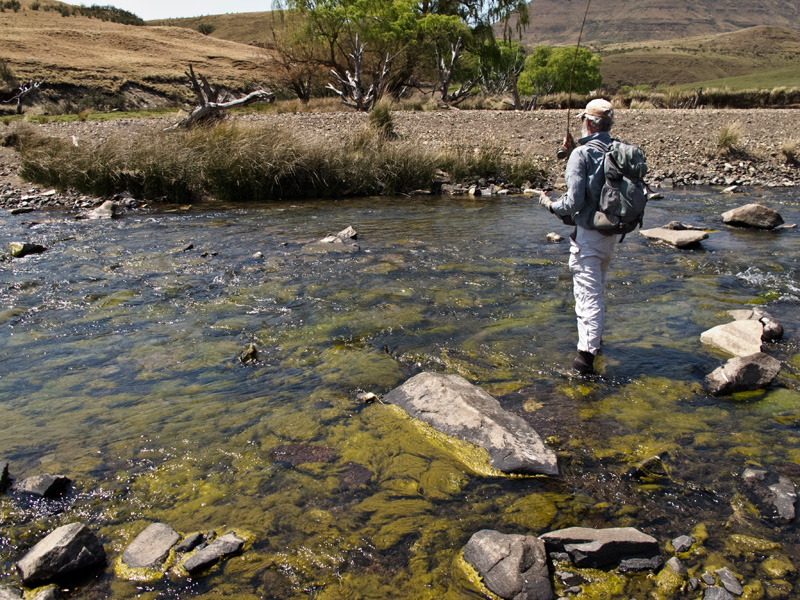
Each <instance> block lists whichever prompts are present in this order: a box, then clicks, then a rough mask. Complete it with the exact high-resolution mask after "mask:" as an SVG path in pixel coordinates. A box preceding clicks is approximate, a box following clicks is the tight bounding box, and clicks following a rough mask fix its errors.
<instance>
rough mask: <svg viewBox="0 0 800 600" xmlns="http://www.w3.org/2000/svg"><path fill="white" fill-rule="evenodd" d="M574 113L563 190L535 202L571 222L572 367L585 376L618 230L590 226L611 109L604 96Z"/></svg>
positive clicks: (599, 331)
mask: <svg viewBox="0 0 800 600" xmlns="http://www.w3.org/2000/svg"><path fill="white" fill-rule="evenodd" d="M578 116H579V117H580V119H581V136H582V137H581V139H579V140H578V144H577V147H576V145H575V142H574V141H573V139H572V136H571V135H569V134H567V137H566V139H565V140H564V145H563V147H564V150H566V151H567V152H568V153H569V159H568V160H567V170H566V173H565V175H564V178H565V179H566V182H567V193H566V194H564V195H563V196H561V197H560V198H559V199H558V200H555V201H551V200H550V199H549V198H548V197H547V194H545V193H544V192H540V195H539V204H541V205H542V206H544V207H545V208H547V209H548V210H549V211H550V212H551V213H554V214H556V215H558V216H559V217H561V218H562V220H564V218H565V217H566V218H570V217H571V219H572V222H574V224H575V226H576V227H575V231H574V232H573V233H572V235H570V249H569V252H570V255H569V270H570V271H571V272H572V285H573V290H574V294H575V314H576V316H577V317H578V356H576V357H575V360H574V361H573V363H572V367H573V369H574V370H575V371H577V372H578V373H579V374H581V375H590V374H592V373H594V357H595V355H596V354H597V353H598V352H599V351H600V344H601V341H602V336H603V320H604V316H605V305H604V296H605V287H606V272H607V271H608V265H609V264H610V263H611V255H612V254H613V252H614V247H615V246H616V244H617V242H618V241H619V239H620V236H619V235H606V234H603V233H600V232H599V231H597V230H595V229H592V228H591V225H590V223H591V218H592V213H593V212H594V209H595V208H596V207H597V206H598V203H599V201H600V193H601V190H602V188H603V184H604V183H605V173H604V171H603V158H604V155H605V151H606V149H607V148H608V146H609V145H610V144H611V141H612V140H611V135H610V134H609V131H611V126H612V125H613V124H614V108H613V107H612V106H611V103H610V102H608V101H606V100H592V101H591V102H589V104H587V105H586V109H585V110H584V111H583V112H582V113H581V114H580V115H578ZM568 222H569V221H568V219H567V220H565V223H568ZM570 224H571V223H570Z"/></svg>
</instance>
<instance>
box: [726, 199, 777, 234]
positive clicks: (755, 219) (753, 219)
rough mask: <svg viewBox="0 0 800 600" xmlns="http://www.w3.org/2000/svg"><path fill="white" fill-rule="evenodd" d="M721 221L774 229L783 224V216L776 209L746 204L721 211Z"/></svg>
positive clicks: (729, 223)
mask: <svg viewBox="0 0 800 600" xmlns="http://www.w3.org/2000/svg"><path fill="white" fill-rule="evenodd" d="M722 221H723V222H724V223H726V224H727V225H739V226H742V227H756V228H759V229H774V228H775V227H777V226H778V225H783V217H781V216H780V214H778V212H777V211H774V210H772V209H771V208H767V207H766V206H763V205H761V204H755V203H753V204H746V205H744V206H740V207H738V208H734V209H731V210H729V211H727V212H725V213H722Z"/></svg>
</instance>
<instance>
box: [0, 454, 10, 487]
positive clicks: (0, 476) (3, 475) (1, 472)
mask: <svg viewBox="0 0 800 600" xmlns="http://www.w3.org/2000/svg"><path fill="white" fill-rule="evenodd" d="M10 483H11V477H10V476H9V474H8V461H6V460H0V494H2V493H3V492H5V491H6V488H7V487H8V485H9V484H10Z"/></svg>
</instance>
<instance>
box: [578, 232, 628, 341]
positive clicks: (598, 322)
mask: <svg viewBox="0 0 800 600" xmlns="http://www.w3.org/2000/svg"><path fill="white" fill-rule="evenodd" d="M619 238H620V236H618V235H604V234H602V233H600V232H599V231H596V230H594V229H584V228H583V227H576V228H575V232H573V234H572V235H571V236H570V248H569V252H570V255H569V270H570V271H571V272H572V286H573V293H574V294H575V315H576V316H577V317H578V351H580V352H590V353H592V354H597V352H598V351H599V350H600V341H601V339H602V337H603V322H604V320H605V302H604V296H605V289H606V272H607V271H608V265H609V264H610V263H611V255H612V254H613V253H614V246H616V244H617V241H618V240H619Z"/></svg>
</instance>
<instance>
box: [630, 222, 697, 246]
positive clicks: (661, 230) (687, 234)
mask: <svg viewBox="0 0 800 600" xmlns="http://www.w3.org/2000/svg"><path fill="white" fill-rule="evenodd" d="M639 234H640V235H642V236H643V237H646V238H647V239H649V240H658V241H660V242H666V243H667V244H670V245H672V246H675V247H676V248H691V247H692V246H696V245H698V244H699V243H700V242H702V241H703V240H704V239H706V238H708V234H707V233H706V232H705V231H696V230H682V229H667V228H666V227H656V228H654V229H640V230H639Z"/></svg>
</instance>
